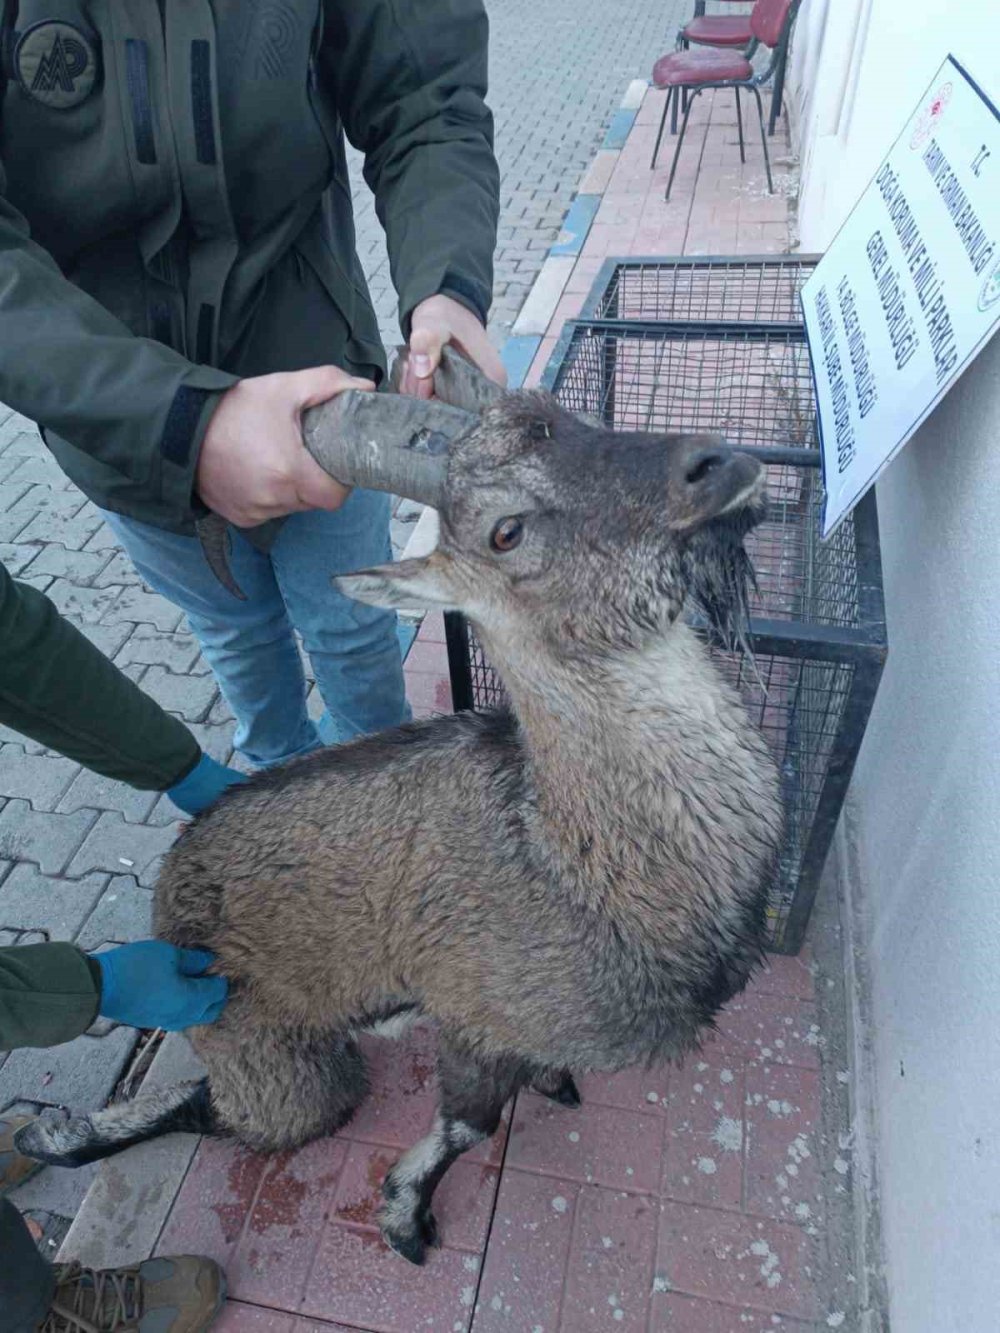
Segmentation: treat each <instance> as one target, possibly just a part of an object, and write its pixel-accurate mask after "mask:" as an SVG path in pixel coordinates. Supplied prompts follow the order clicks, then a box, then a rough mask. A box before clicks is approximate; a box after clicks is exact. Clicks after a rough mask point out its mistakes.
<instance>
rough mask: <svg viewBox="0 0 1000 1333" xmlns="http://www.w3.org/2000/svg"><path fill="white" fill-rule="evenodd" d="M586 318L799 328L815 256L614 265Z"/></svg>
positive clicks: (694, 258)
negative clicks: (801, 299)
mask: <svg viewBox="0 0 1000 1333" xmlns="http://www.w3.org/2000/svg"><path fill="white" fill-rule="evenodd" d="M612 264H613V271H612V273H611V275H610V277H609V278H607V279H605V280H604V281H603V282H602V285H601V286H600V288H596V290H595V293H594V299H593V300H592V301H591V302H590V303H589V305H588V306H587V307H585V309H584V314H585V315H586V316H587V317H589V318H594V319H628V320H650V319H652V320H682V321H689V320H697V321H700V322H709V321H715V322H718V321H725V322H730V321H733V322H754V323H760V322H761V321H766V322H781V323H788V324H799V323H800V321H801V318H802V316H801V310H800V305H799V293H800V292H801V290H802V285H803V283H804V282H805V281H806V279H807V278H808V277H809V275H810V273H811V272H812V270H813V268H814V267H815V264H816V260H815V258H814V257H812V256H805V255H799V256H784V257H782V258H781V259H780V260H775V259H774V258H773V257H768V258H756V259H755V258H752V257H747V256H734V257H733V258H729V259H720V258H715V257H711V258H709V257H707V256H691V257H687V258H676V259H670V260H664V259H627V260H613V261H612Z"/></svg>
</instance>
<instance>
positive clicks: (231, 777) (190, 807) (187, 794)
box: [167, 754, 247, 815]
mask: <svg viewBox="0 0 1000 1333" xmlns="http://www.w3.org/2000/svg"><path fill="white" fill-rule="evenodd" d="M246 780H247V777H246V774H245V773H237V771H236V769H235V768H226V766H225V764H219V763H217V762H216V761H215V760H214V759H213V758H212V756H211V755H210V754H203V755H202V756H201V758H200V759H199V760H198V762H197V763H196V764H195V766H194V768H192V770H191V772H190V773H189V774H188V775H187V777H186V778H181V780H180V782H175V783H174V785H173V786H172V787H168V788H167V795H168V796H169V797H170V799H171V800H172V801H173V803H174V805H176V806H177V808H178V810H183V811H184V813H185V814H188V815H196V814H198V812H199V811H200V810H204V809H205V807H206V806H209V805H211V804H212V802H213V801H215V800H217V799H218V798H219V797H220V796H221V795H222V793H223V792H224V791H226V790H227V789H228V788H229V787H232V786H233V785H234V784H235V783H237V782H246Z"/></svg>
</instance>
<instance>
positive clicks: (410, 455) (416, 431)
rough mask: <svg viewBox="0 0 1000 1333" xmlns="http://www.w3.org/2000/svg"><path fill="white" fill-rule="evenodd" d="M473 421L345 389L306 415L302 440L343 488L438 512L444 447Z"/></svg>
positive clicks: (433, 406) (432, 406) (418, 403)
mask: <svg viewBox="0 0 1000 1333" xmlns="http://www.w3.org/2000/svg"><path fill="white" fill-rule="evenodd" d="M477 420H478V418H477V417H476V416H475V414H473V413H472V412H464V411H462V410H461V409H460V408H457V407H449V406H448V405H447V404H446V403H442V402H438V401H436V400H434V399H431V400H430V401H429V402H425V401H422V400H421V399H418V398H408V397H407V398H404V397H400V396H399V395H397V394H389V393H361V392H359V391H358V390H356V389H348V390H346V391H345V392H344V393H341V394H338V395H337V397H336V398H333V399H331V400H330V401H329V402H327V403H323V404H321V405H320V406H319V407H313V408H310V409H309V411H308V412H306V413H305V414H304V416H303V419H302V437H303V439H304V441H305V445H306V448H307V449H308V450H309V452H310V453H311V454H312V456H313V458H315V460H316V462H317V463H318V464H319V465H320V467H321V468H323V470H324V471H325V472H328V473H329V474H330V476H331V477H335V478H336V480H337V481H339V482H341V483H342V484H343V485H344V486H364V487H367V488H368V489H369V490H375V491H391V492H392V493H393V494H394V495H403V496H405V497H406V498H407V499H408V500H417V501H419V502H420V503H421V504H427V505H431V506H432V507H433V508H434V509H440V508H441V506H442V503H443V499H444V486H445V480H446V478H447V474H448V446H449V444H450V443H451V441H452V440H455V439H457V438H458V437H459V436H460V435H464V434H465V433H466V432H467V431H469V430H471V429H472V428H473V426H475V425H476V422H477Z"/></svg>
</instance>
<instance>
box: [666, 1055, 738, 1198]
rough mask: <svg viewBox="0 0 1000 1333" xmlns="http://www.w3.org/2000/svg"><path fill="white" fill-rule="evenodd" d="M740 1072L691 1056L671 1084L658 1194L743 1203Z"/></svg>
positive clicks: (717, 1058) (720, 1061) (719, 1059)
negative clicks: (660, 1186) (664, 1148)
mask: <svg viewBox="0 0 1000 1333" xmlns="http://www.w3.org/2000/svg"><path fill="white" fill-rule="evenodd" d="M743 1100H744V1069H743V1065H742V1063H741V1062H737V1061H734V1060H730V1059H727V1058H726V1057H725V1056H723V1055H719V1054H714V1053H713V1054H709V1053H707V1052H706V1053H704V1054H702V1055H701V1056H694V1055H692V1056H689V1057H688V1058H687V1060H686V1061H685V1062H684V1066H683V1068H682V1069H680V1070H678V1071H677V1072H676V1073H675V1074H674V1076H673V1078H672V1080H671V1085H670V1099H669V1115H668V1129H667V1147H666V1152H665V1154H664V1164H663V1182H662V1190H663V1193H664V1195H665V1196H666V1197H668V1198H671V1199H679V1200H683V1201H685V1202H687V1203H699V1204H706V1205H711V1206H714V1207H719V1208H736V1209H738V1208H739V1207H740V1206H741V1204H742V1201H743V1146H744V1138H745V1129H744V1123H743Z"/></svg>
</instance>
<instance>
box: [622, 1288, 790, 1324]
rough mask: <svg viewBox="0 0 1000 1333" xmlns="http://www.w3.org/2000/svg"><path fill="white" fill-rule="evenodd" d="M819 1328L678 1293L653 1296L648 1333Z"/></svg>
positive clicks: (782, 1317) (781, 1316)
mask: <svg viewBox="0 0 1000 1333" xmlns="http://www.w3.org/2000/svg"><path fill="white" fill-rule="evenodd" d="M815 1328H816V1325H815V1324H804V1323H802V1321H801V1320H799V1319H788V1318H787V1317H786V1316H784V1315H774V1314H762V1313H761V1312H760V1311H759V1310H746V1309H737V1308H736V1307H735V1306H732V1305H716V1304H715V1303H714V1302H711V1301H698V1300H694V1299H692V1298H691V1297H690V1296H679V1295H677V1294H676V1293H674V1292H668V1293H666V1294H664V1295H659V1294H655V1295H654V1296H653V1311H652V1315H651V1316H650V1321H649V1330H648V1333H782V1330H784V1333H813V1330H815Z"/></svg>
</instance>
